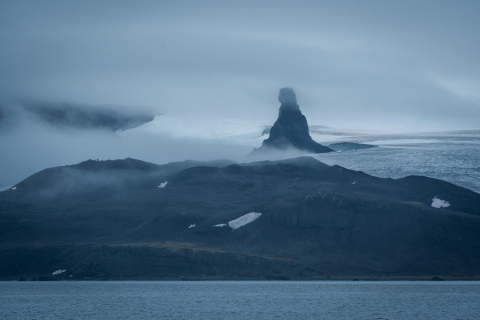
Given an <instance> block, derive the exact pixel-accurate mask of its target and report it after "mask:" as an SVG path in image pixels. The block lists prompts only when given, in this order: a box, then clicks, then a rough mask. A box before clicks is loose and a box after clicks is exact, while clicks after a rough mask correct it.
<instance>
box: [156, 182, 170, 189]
mask: <svg viewBox="0 0 480 320" xmlns="http://www.w3.org/2000/svg"><path fill="white" fill-rule="evenodd" d="M167 183H168V181H165V182H162V183H160V185H159V186H158V187H159V188H165V186H166V185H167Z"/></svg>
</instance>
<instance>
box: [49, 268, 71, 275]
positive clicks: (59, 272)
mask: <svg viewBox="0 0 480 320" xmlns="http://www.w3.org/2000/svg"><path fill="white" fill-rule="evenodd" d="M65 271H67V270H65V269H59V270H57V271H54V272H52V274H53V275H54V276H56V275H57V274H61V273H64V272H65Z"/></svg>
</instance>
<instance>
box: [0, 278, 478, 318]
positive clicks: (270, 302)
mask: <svg viewBox="0 0 480 320" xmlns="http://www.w3.org/2000/svg"><path fill="white" fill-rule="evenodd" d="M479 297H480V282H476V281H439V282H431V281H303V282H302V281H176V282H175V281H171V282H170V281H103V282H102V281H98V282H96V281H78V282H77V281H56V282H38V281H37V282H32V281H27V282H19V281H9V282H0V319H479V318H480V303H479V301H478V298H479Z"/></svg>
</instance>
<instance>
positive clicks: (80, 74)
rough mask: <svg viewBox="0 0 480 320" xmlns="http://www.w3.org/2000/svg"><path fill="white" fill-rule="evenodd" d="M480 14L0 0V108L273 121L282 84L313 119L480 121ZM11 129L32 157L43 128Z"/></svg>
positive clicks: (7, 140)
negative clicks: (41, 106) (97, 109)
mask: <svg viewBox="0 0 480 320" xmlns="http://www.w3.org/2000/svg"><path fill="white" fill-rule="evenodd" d="M479 17H480V1H459V0H458V1H441V0H435V1H418V0H416V1H407V0H402V1H279V0H277V1H85V0H82V1H47V0H45V1H22V0H15V1H9V0H3V1H1V2H0V43H1V46H0V103H1V104H3V105H17V104H25V103H27V104H28V103H39V102H41V103H47V104H48V103H53V104H58V103H71V104H75V105H80V106H82V105H86V106H95V105H111V106H115V105H121V106H132V107H131V108H132V109H135V108H137V107H138V108H153V109H155V110H156V112H161V113H168V114H174V115H176V116H177V117H178V118H176V119H177V120H176V121H179V120H178V119H182V117H189V119H192V117H193V118H194V119H198V120H201V119H204V118H209V117H211V116H212V115H214V117H213V118H215V119H220V120H219V121H221V119H223V118H226V119H230V120H232V119H233V120H234V121H235V122H236V123H237V124H239V125H241V124H244V125H246V126H260V125H265V124H272V123H273V122H274V121H275V119H276V116H277V111H278V106H279V105H278V101H277V94H278V89H279V88H281V87H284V86H290V87H292V88H294V89H295V91H296V93H297V97H298V102H299V104H300V108H301V110H302V112H303V113H304V114H305V115H306V116H307V119H308V121H309V124H311V125H326V126H332V127H337V128H344V129H364V130H365V129H368V130H393V131H397V132H398V131H433V130H456V129H478V128H480V59H479V53H480V19H479ZM222 117H223V118H222ZM210 120H211V119H210ZM233 120H232V121H233ZM20 127H21V128H22V129H21V130H24V131H20ZM20 127H18V128H17V129H16V131H15V134H14V133H12V131H10V132H9V133H8V132H7V133H5V132H4V133H2V132H0V143H3V144H4V145H3V146H0V147H5V145H7V144H8V145H16V146H17V149H12V150H9V149H6V148H3V150H7V151H8V152H9V153H10V154H12V155H11V156H10V157H11V158H10V160H9V161H10V162H9V163H15V162H18V159H17V158H18V157H20V156H22V157H24V156H26V155H28V149H29V147H27V146H28V143H27V142H26V140H27V139H28V138H27V137H26V135H27V136H28V131H31V132H33V130H34V129H33V128H37V129H38V126H25V125H24V126H23V127H22V126H20ZM205 127H206V128H205V130H208V129H209V128H211V123H210V122H206V125H205ZM49 130H50V129H49ZM25 131H27V132H25ZM42 132H43V131H42ZM48 132H50V131H48ZM50 134H51V136H50ZM62 134H63V133H62ZM89 134H90V133H89ZM1 135H3V137H2V136H1ZM35 135H36V136H38V135H37V134H35ZM56 135H58V133H55V132H53V133H48V134H46V135H45V137H48V138H45V139H43V140H42V143H43V144H45V145H46V146H50V144H49V141H53V140H48V139H51V137H55V136H56ZM84 138H85V145H87V146H88V145H89V143H88V142H87V141H89V140H88V139H89V138H88V137H87V136H85V137H84ZM110 138H111V137H109V138H108V139H110ZM62 139H63V138H62ZM82 139H83V138H82ZM30 140H31V139H30ZM97 140H98V139H97ZM82 141H83V140H82ZM153 141H154V140H152V143H154V142H153ZM65 144H66V145H68V144H69V143H68V142H67V140H65ZM137 144H138V143H135V145H137ZM57 145H58V144H57ZM59 145H60V146H62V144H59ZM22 146H23V147H22ZM12 148H13V147H12ZM22 148H23V149H22ZM51 148H53V149H55V148H54V147H53V146H51ZM122 148H123V147H120V146H119V149H122ZM87 149H88V148H87V147H85V150H87ZM98 149H100V150H102V149H103V147H102V146H98ZM22 150H24V151H22ZM122 150H123V151H122V153H121V154H120V153H118V154H117V153H112V155H111V156H112V157H113V156H114V155H118V156H121V155H123V154H124V153H128V152H125V150H124V149H122ZM132 150H133V149H132ZM242 150H243V149H242ZM55 152H58V153H59V154H60V153H61V151H58V150H57V149H55ZM132 152H133V151H131V153H132ZM182 155H183V154H182ZM80 156H81V155H79V157H80ZM131 156H132V157H135V155H134V154H132V155H131ZM179 156H180V155H179ZM4 158H5V157H4ZM49 159H50V158H49ZM72 160H73V159H71V158H65V162H67V161H72ZM157 162H158V161H157ZM53 163H54V162H52V161H50V160H49V161H46V162H45V163H42V165H48V164H53ZM55 163H56V162H55ZM2 164H5V163H2V161H0V166H1V165H2ZM32 170H33V169H32ZM1 181H2V176H1V172H0V184H2V183H1Z"/></svg>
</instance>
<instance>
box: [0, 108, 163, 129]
mask: <svg viewBox="0 0 480 320" xmlns="http://www.w3.org/2000/svg"><path fill="white" fill-rule="evenodd" d="M154 116H155V113H154V112H153V110H152V109H151V108H141V107H122V106H79V105H72V104H33V103H24V104H4V105H1V104H0V134H1V131H2V130H7V129H8V128H9V127H10V128H11V127H12V126H15V125H18V124H19V122H20V121H26V120H27V119H25V118H33V119H32V120H36V121H39V122H43V123H45V124H48V125H50V126H53V127H60V128H62V127H63V128H74V129H85V130H92V129H100V130H109V131H116V130H125V129H130V128H134V127H137V126H139V125H142V124H144V123H147V122H149V121H151V120H152V119H153V117H154Z"/></svg>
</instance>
